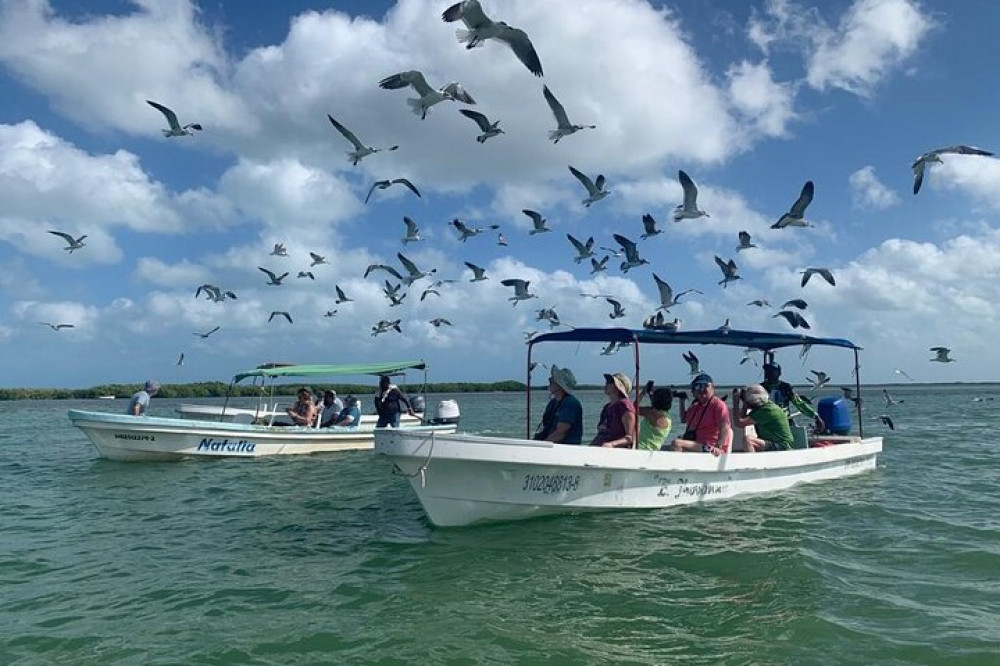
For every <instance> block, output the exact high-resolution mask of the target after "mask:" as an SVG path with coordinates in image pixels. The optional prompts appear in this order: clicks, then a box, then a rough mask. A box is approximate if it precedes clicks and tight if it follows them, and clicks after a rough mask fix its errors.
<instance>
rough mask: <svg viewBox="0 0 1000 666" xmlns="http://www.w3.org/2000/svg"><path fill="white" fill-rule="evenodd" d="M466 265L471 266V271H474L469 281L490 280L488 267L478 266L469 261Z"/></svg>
mask: <svg viewBox="0 0 1000 666" xmlns="http://www.w3.org/2000/svg"><path fill="white" fill-rule="evenodd" d="M465 265H466V266H468V267H469V270H470V271H472V279H471V280H469V282H482V281H483V280H489V278H488V277H487V276H486V269H485V268H483V267H482V266H476V265H475V264H472V263H469V262H468V261H466V262H465Z"/></svg>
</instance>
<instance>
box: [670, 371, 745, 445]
mask: <svg viewBox="0 0 1000 666" xmlns="http://www.w3.org/2000/svg"><path fill="white" fill-rule="evenodd" d="M691 393H692V394H693V395H694V398H695V399H694V402H693V403H692V404H691V407H690V408H689V409H688V410H687V411H684V396H683V395H682V396H681V405H680V408H681V413H682V414H683V417H682V418H683V422H684V423H685V424H686V425H687V430H686V431H685V432H684V434H683V435H681V436H680V437H678V438H676V439H675V440H674V441H673V442H672V443H671V445H670V450H671V451H693V452H703V453H711V454H712V455H713V456H720V455H722V453H723V452H724V451H728V450H729V443H730V434H731V433H732V427H731V426H730V425H729V408H728V407H727V406H726V403H725V402H723V401H722V399H720V398H719V397H718V396H716V395H715V382H713V381H712V378H711V377H710V376H709V375H707V374H705V373H704V372H703V373H701V374H700V375H698V376H697V377H695V378H694V379H692V380H691Z"/></svg>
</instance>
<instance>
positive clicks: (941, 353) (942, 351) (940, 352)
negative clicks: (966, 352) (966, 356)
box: [931, 347, 955, 363]
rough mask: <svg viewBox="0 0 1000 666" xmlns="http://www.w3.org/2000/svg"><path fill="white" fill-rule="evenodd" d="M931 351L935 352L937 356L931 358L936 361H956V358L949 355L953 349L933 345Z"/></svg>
mask: <svg viewBox="0 0 1000 666" xmlns="http://www.w3.org/2000/svg"><path fill="white" fill-rule="evenodd" d="M931 351H932V352H934V354H935V356H934V358H932V359H931V360H932V361H934V362H936V363H954V362H955V359H953V358H951V357H950V356H948V354H950V353H951V350H950V349H948V348H947V347H931Z"/></svg>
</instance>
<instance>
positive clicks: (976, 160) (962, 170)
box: [924, 155, 1000, 210]
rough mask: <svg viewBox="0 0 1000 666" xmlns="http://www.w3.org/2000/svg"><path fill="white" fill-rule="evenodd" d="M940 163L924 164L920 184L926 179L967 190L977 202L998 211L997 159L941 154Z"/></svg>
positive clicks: (999, 163)
mask: <svg viewBox="0 0 1000 666" xmlns="http://www.w3.org/2000/svg"><path fill="white" fill-rule="evenodd" d="M942 159H943V161H944V163H943V164H933V165H930V166H928V168H927V171H926V172H925V174H924V186H925V187H926V186H927V184H928V182H930V184H931V186H932V187H934V186H935V185H937V184H940V185H942V186H943V187H945V188H948V189H957V190H960V191H963V192H967V193H968V194H969V195H971V196H972V198H973V199H975V200H976V201H977V202H980V203H982V204H985V205H986V206H988V207H990V208H992V209H993V210H1000V160H998V159H995V158H989V157H977V156H973V155H944V156H942Z"/></svg>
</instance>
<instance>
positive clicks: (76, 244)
mask: <svg viewBox="0 0 1000 666" xmlns="http://www.w3.org/2000/svg"><path fill="white" fill-rule="evenodd" d="M49 233H50V234H52V235H53V236H59V238H62V239H63V240H64V241H66V247H64V248H63V249H64V250H66V251H67V252H69V253H70V254H73V252H75V251H76V250H79V249H80V248H81V247H83V246H84V245H86V243H84V242H83V239H84V238H86V237H87V234H84V235H82V236H80V237H79V238H73V237H72V236H70V235H69V234H67V233H65V232H62V231H50V232H49Z"/></svg>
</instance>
